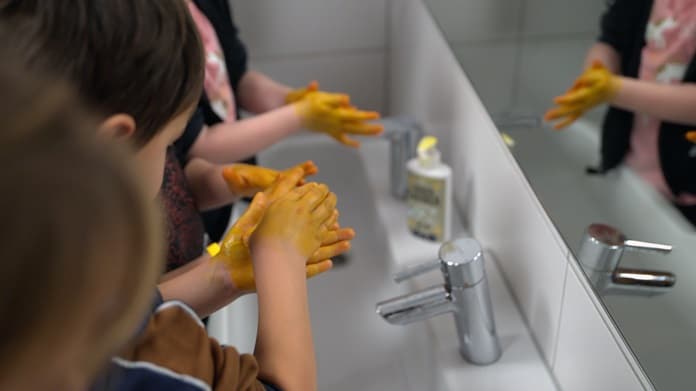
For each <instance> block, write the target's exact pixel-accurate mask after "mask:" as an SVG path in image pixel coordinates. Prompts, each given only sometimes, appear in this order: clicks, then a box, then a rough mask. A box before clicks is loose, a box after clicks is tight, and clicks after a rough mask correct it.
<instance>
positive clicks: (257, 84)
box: [237, 70, 291, 114]
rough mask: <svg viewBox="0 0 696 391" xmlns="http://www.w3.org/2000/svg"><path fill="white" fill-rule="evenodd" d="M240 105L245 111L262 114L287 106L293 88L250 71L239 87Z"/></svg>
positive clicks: (243, 77)
mask: <svg viewBox="0 0 696 391" xmlns="http://www.w3.org/2000/svg"><path fill="white" fill-rule="evenodd" d="M237 89H238V91H237V98H238V99H239V104H240V106H242V108H244V109H245V110H247V111H249V112H251V113H254V114H260V113H265V112H267V111H271V110H275V109H277V108H280V107H282V106H283V105H285V97H286V96H287V95H288V93H289V92H290V91H291V88H290V87H288V86H286V85H284V84H281V83H278V82H277V81H275V80H273V79H271V78H270V77H268V76H266V75H264V74H263V73H261V72H257V71H253V70H252V71H248V72H246V73H245V74H244V76H242V79H241V80H240V81H239V86H238V87H237Z"/></svg>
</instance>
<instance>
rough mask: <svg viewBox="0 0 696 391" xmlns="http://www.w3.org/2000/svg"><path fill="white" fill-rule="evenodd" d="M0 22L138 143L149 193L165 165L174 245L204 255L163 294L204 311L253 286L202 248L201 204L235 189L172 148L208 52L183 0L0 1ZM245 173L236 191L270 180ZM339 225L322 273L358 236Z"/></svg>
mask: <svg viewBox="0 0 696 391" xmlns="http://www.w3.org/2000/svg"><path fill="white" fill-rule="evenodd" d="M136 15H137V17H135V16H136ZM0 23H2V24H3V25H4V27H5V28H6V29H5V33H4V34H5V35H6V36H7V41H8V43H9V44H11V45H12V46H13V47H15V48H16V49H17V52H18V53H19V55H18V56H19V57H20V58H19V60H20V61H22V62H23V63H25V64H27V65H28V66H30V67H31V68H33V69H37V70H39V71H41V72H46V71H47V72H50V73H53V74H56V75H58V76H59V77H62V78H65V79H67V80H68V81H70V82H71V83H73V84H74V85H75V86H76V88H77V90H78V92H79V93H80V95H81V97H82V98H83V99H84V100H85V102H86V104H87V105H88V107H89V108H90V109H91V110H92V111H94V112H95V113H97V114H98V115H100V117H101V125H100V127H99V131H98V133H99V134H100V135H101V136H102V137H106V138H110V139H123V140H128V141H130V142H131V143H132V144H133V145H134V146H135V147H136V148H137V152H136V160H137V163H138V167H139V171H140V172H141V174H142V175H143V176H145V177H146V178H147V183H148V186H149V189H148V190H149V192H150V194H151V195H152V197H153V198H154V197H155V195H156V193H157V192H158V190H159V189H160V185H161V184H162V182H163V175H162V174H163V172H164V184H163V188H168V187H171V186H174V187H175V188H176V192H175V193H174V194H175V195H176V197H174V198H172V199H169V200H168V202H170V203H174V204H175V206H177V208H176V209H177V210H178V213H176V214H169V215H168V216H167V217H168V219H167V221H168V223H169V230H168V234H169V242H170V252H171V248H172V246H174V247H176V246H177V244H178V243H188V242H190V241H192V240H193V241H198V242H199V243H198V246H187V248H186V249H185V250H184V251H187V252H188V253H187V254H184V255H185V256H184V259H186V260H187V261H190V260H191V257H196V256H197V257H198V258H197V260H196V261H195V262H191V263H190V264H189V265H187V267H186V268H183V269H181V270H177V271H175V272H174V273H173V274H170V275H167V276H166V277H165V278H164V279H163V280H162V281H161V283H160V285H159V289H160V292H161V293H162V295H163V297H164V299H165V300H174V299H176V300H182V301H184V302H185V303H187V304H188V305H190V306H191V307H193V308H194V309H195V310H196V312H197V313H198V314H199V315H200V316H207V315H209V314H211V313H212V312H214V311H216V310H217V309H219V308H221V307H223V306H225V305H226V304H228V303H230V302H231V301H233V300H234V299H235V298H236V297H238V296H239V295H241V294H243V293H245V292H248V290H247V289H243V287H245V286H247V285H249V281H248V280H247V279H244V278H245V277H248V275H240V274H238V273H231V271H232V270H229V269H226V268H221V267H219V266H220V265H222V264H226V265H230V264H231V263H229V262H227V263H221V262H213V261H212V260H211V257H210V256H208V255H201V254H202V253H203V244H202V237H203V225H202V222H201V220H200V215H199V209H200V208H205V207H211V206H216V205H223V204H225V203H229V202H231V201H233V200H235V199H236V198H237V197H238V196H239V195H238V194H233V193H232V192H231V191H230V186H228V184H227V183H226V182H225V180H224V178H223V176H222V174H221V173H222V171H223V167H220V166H214V165H211V164H209V163H207V162H206V161H204V160H202V159H193V160H191V161H190V162H188V163H187V165H186V166H185V167H184V166H181V164H180V163H179V161H178V159H177V158H176V155H175V153H174V148H173V147H171V145H172V143H173V142H174V141H175V140H176V139H178V138H179V137H180V136H181V134H182V132H183V130H184V128H185V126H186V123H187V122H188V119H189V117H190V116H191V113H192V112H193V110H194V108H195V107H196V105H197V103H198V99H199V97H200V94H201V91H202V86H203V73H204V69H203V68H204V58H203V49H202V46H201V43H200V40H199V39H198V34H197V31H196V27H195V25H194V23H193V21H192V20H191V17H190V15H189V12H188V9H187V6H186V3H185V1H184V0H167V1H155V0H146V1H143V0H107V1H101V2H94V1H89V0H78V1H71V2H68V3H65V2H55V1H52V0H21V1H19V0H7V1H4V2H0ZM172 58H175V59H176V61H172ZM114 64H117V66H115V65H114ZM301 167H302V168H303V170H304V171H305V174H311V173H312V172H314V171H315V170H316V167H314V166H313V165H312V164H303V165H301ZM275 174H276V177H277V175H278V173H275ZM247 179H255V181H254V180H248V181H240V185H239V187H238V189H239V190H240V191H243V190H254V191H255V190H258V189H262V188H264V187H267V186H268V185H270V184H271V183H272V181H269V180H268V177H266V178H265V179H264V178H262V179H263V180H259V178H256V177H255V178H247ZM167 210H168V211H171V210H172V209H171V208H168V209H167ZM333 227H334V229H332V234H331V235H328V234H327V235H326V239H327V240H326V241H325V242H324V243H323V251H321V252H320V253H319V255H326V256H327V258H323V259H316V258H313V259H312V260H310V262H311V263H317V262H323V263H322V264H321V268H320V270H322V271H326V270H328V268H330V262H327V260H328V259H329V258H330V257H332V256H335V255H337V254H340V253H342V252H345V251H347V249H348V248H349V240H350V239H352V237H353V235H354V234H353V232H352V230H350V229H339V228H337V227H336V226H335V224H334V225H333ZM242 249H246V248H245V247H242ZM196 254H197V255H196ZM312 269H313V270H316V268H314V267H313V268H312ZM232 272H233V271H232ZM235 276H237V277H238V278H236V279H235Z"/></svg>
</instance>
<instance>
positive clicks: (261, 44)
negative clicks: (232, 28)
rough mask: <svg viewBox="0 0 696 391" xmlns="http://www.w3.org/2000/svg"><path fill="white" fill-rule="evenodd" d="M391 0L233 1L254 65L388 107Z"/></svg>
mask: <svg viewBox="0 0 696 391" xmlns="http://www.w3.org/2000/svg"><path fill="white" fill-rule="evenodd" d="M388 1H389V0H293V1H287V0H230V4H231V5H232V7H233V10H234V16H235V21H236V22H237V25H238V26H239V29H240V33H241V37H242V40H243V41H244V42H245V44H246V45H247V48H248V50H249V53H250V57H251V66H252V67H253V68H256V69H259V70H261V71H265V72H268V73H269V74H270V75H271V76H272V77H274V78H275V79H277V80H279V81H282V82H285V83H288V84H291V85H295V86H302V85H305V84H306V83H308V82H309V81H312V80H315V79H316V80H318V81H319V82H320V83H321V86H322V88H323V89H326V90H333V91H342V92H346V93H348V94H350V95H351V96H352V98H353V102H354V103H356V104H357V105H358V106H360V107H364V108H369V109H374V110H383V109H384V107H385V88H386V85H385V83H384V79H385V63H386V53H387V40H386V26H385V20H386V10H387V3H388Z"/></svg>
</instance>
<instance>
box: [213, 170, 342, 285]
mask: <svg viewBox="0 0 696 391" xmlns="http://www.w3.org/2000/svg"><path fill="white" fill-rule="evenodd" d="M303 172H304V170H303V169H302V168H300V167H296V168H294V169H291V170H289V171H288V172H286V173H283V174H281V175H280V177H279V179H278V180H277V181H276V183H275V184H274V185H273V186H271V187H270V188H268V189H267V190H266V191H265V192H263V193H258V194H257V195H256V197H255V198H254V200H253V201H252V203H251V205H250V206H249V208H248V209H247V211H246V213H244V215H242V217H240V218H239V220H237V222H236V223H235V224H234V226H233V227H232V228H231V229H230V231H229V232H228V233H227V235H225V238H224V239H223V241H222V242H221V243H220V245H219V246H218V248H217V249H215V248H213V249H212V251H211V252H212V253H211V255H213V260H214V261H218V262H220V263H222V264H223V265H224V266H225V268H226V269H227V270H228V271H229V273H230V277H231V279H232V282H233V283H234V284H235V286H236V287H237V288H238V289H239V290H241V291H254V290H255V289H256V284H255V279H254V268H253V262H252V257H251V251H250V249H249V239H250V237H251V236H252V234H253V233H254V231H255V230H256V229H257V227H258V226H259V224H261V223H262V222H265V223H264V227H268V226H269V225H271V226H275V223H274V221H275V220H276V219H277V217H274V215H277V213H278V212H274V213H271V215H269V216H267V217H266V213H267V210H268V209H269V208H270V207H271V206H272V205H273V204H274V203H275V202H277V201H279V200H284V199H285V197H286V196H290V193H291V191H292V190H293V189H297V190H299V189H302V188H297V185H298V184H299V182H300V181H301V180H302V178H303ZM305 186H312V187H316V186H318V185H316V184H314V185H305ZM305 191H306V190H302V191H300V193H299V194H304V192H305ZM314 193H315V194H316V191H315V192H314ZM296 196H297V195H296V194H295V195H293V196H292V197H296ZM282 204H283V205H288V202H287V201H283V202H282ZM306 204H307V203H306V202H305V203H304V204H302V205H306ZM330 205H331V203H329V204H328V205H325V206H324V207H326V206H330ZM276 209H277V208H274V210H276ZM322 210H323V209H320V210H319V211H318V212H317V214H318V213H320V212H321V211H322ZM314 215H315V214H312V216H314ZM324 225H325V229H321V230H320V232H319V242H320V245H319V248H318V249H316V250H315V251H314V252H312V253H311V254H310V256H309V257H308V260H307V265H306V266H305V270H306V275H307V277H308V278H309V277H313V276H316V275H317V274H321V273H323V272H325V271H327V270H329V269H331V267H332V266H333V265H332V262H331V260H330V258H332V257H334V256H337V255H339V254H342V253H344V252H346V251H348V250H349V249H350V240H351V239H353V237H354V236H355V233H354V231H353V230H352V229H346V228H340V227H339V226H338V212H337V211H335V210H332V211H331V215H330V217H329V218H328V219H327V220H326V221H325V222H324ZM295 227H297V225H295ZM264 229H268V228H264ZM293 234H294V233H293ZM261 237H262V238H263V237H267V236H264V235H261ZM293 237H294V236H293ZM278 240H287V238H283V237H278ZM288 242H292V239H290V240H289V241H288ZM313 244H314V242H311V243H309V244H305V246H304V249H305V252H306V251H308V250H309V249H310V246H311V245H313Z"/></svg>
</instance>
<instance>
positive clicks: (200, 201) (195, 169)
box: [184, 159, 239, 211]
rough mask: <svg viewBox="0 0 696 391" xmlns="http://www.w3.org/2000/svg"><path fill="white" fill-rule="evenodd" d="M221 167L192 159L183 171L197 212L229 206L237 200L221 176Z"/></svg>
mask: <svg viewBox="0 0 696 391" xmlns="http://www.w3.org/2000/svg"><path fill="white" fill-rule="evenodd" d="M222 170H223V166H220V165H217V164H211V163H210V162H207V161H205V160H203V159H193V160H191V161H190V162H189V163H188V164H186V167H185V169H184V172H185V174H186V180H187V182H188V184H189V188H190V189H191V193H193V196H194V198H195V199H196V205H197V206H198V210H200V211H206V210H212V209H215V208H219V207H221V206H225V205H228V204H231V203H233V202H235V201H237V199H238V198H239V197H238V196H237V195H236V194H233V193H232V192H231V191H230V189H229V187H228V186H227V183H226V182H225V179H224V178H223V176H222Z"/></svg>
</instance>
